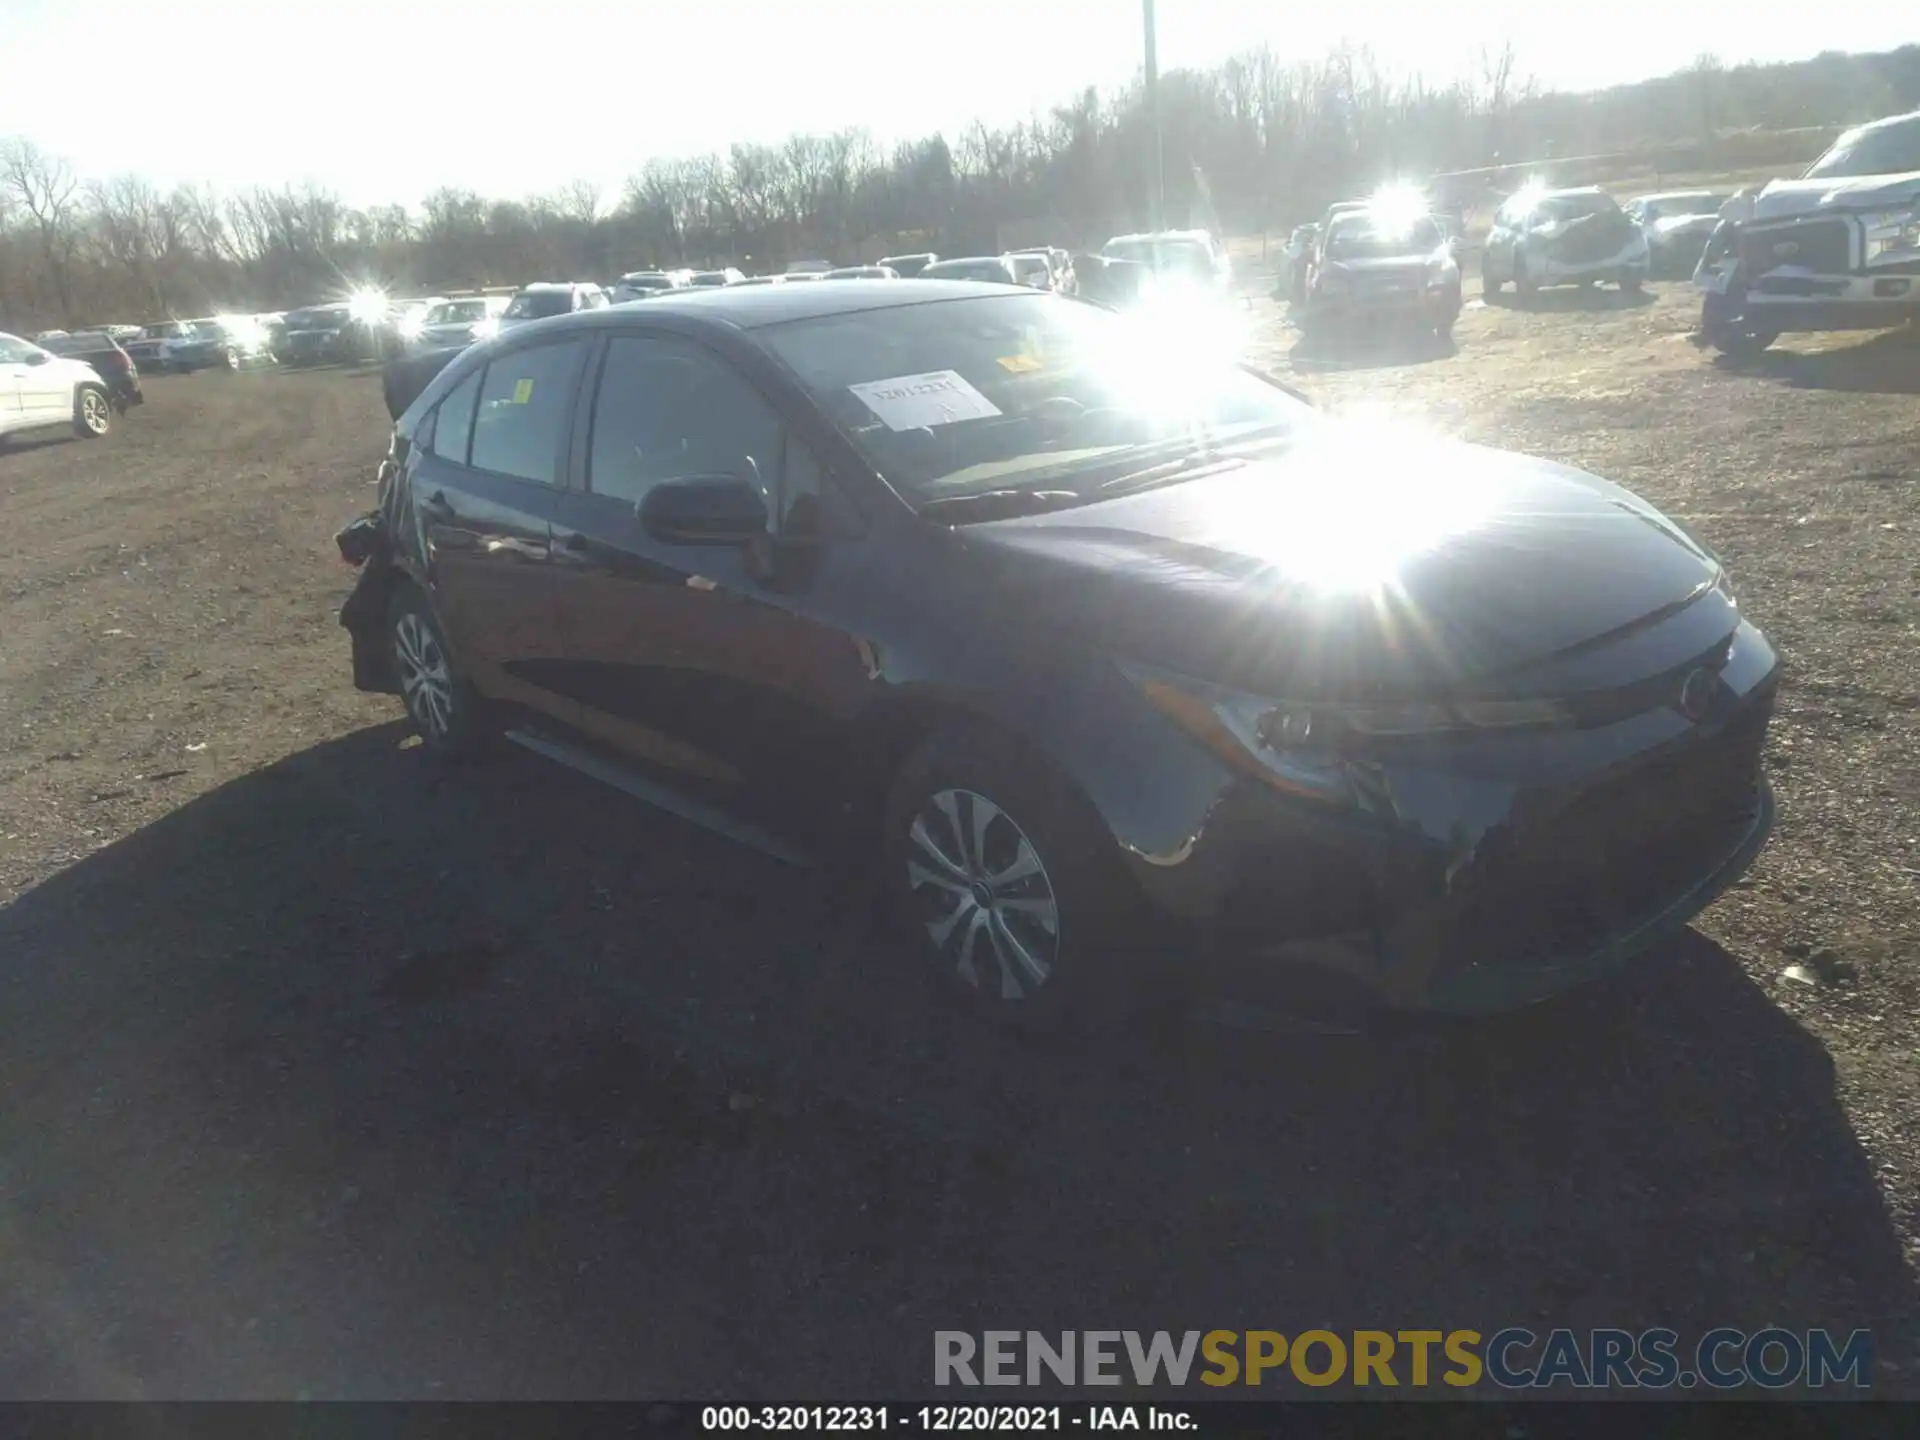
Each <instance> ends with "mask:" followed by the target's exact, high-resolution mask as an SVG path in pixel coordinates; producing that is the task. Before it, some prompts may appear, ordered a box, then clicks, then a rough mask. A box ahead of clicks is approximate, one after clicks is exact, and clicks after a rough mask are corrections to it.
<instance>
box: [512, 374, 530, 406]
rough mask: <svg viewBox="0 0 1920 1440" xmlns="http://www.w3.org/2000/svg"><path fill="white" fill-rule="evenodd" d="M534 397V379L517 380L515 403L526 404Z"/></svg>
mask: <svg viewBox="0 0 1920 1440" xmlns="http://www.w3.org/2000/svg"><path fill="white" fill-rule="evenodd" d="M531 399H533V381H531V380H516V381H515V382H514V385H513V403H514V404H516V405H524V404H526V403H527V402H528V401H529V400H531Z"/></svg>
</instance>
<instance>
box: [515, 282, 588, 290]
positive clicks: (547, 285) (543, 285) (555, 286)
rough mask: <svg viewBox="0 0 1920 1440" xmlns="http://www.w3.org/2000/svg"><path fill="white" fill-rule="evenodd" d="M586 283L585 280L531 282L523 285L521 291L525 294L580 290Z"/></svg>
mask: <svg viewBox="0 0 1920 1440" xmlns="http://www.w3.org/2000/svg"><path fill="white" fill-rule="evenodd" d="M586 283H587V282H586V281H585V280H531V281H529V282H528V283H527V284H525V285H522V286H521V287H520V289H521V290H522V291H523V292H525V291H528V290H578V289H579V288H580V287H581V286H582V285H585V284H586Z"/></svg>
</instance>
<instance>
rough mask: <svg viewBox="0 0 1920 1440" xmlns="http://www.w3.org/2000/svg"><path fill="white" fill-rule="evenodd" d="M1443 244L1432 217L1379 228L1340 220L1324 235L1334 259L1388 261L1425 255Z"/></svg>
mask: <svg viewBox="0 0 1920 1440" xmlns="http://www.w3.org/2000/svg"><path fill="white" fill-rule="evenodd" d="M1445 243H1446V237H1445V236H1443V235H1442V234H1441V233H1440V227H1439V226H1438V225H1436V224H1434V223H1433V220H1432V218H1431V217H1422V218H1421V219H1418V220H1416V221H1414V222H1413V224H1411V225H1404V226H1402V225H1381V224H1378V223H1376V222H1375V221H1372V220H1366V219H1359V220H1340V221H1337V222H1335V224H1334V227H1333V229H1332V231H1330V232H1329V233H1328V235H1327V256H1328V258H1329V259H1333V260H1388V259H1391V258H1392V257H1394V256H1396V255H1425V254H1428V253H1430V252H1431V251H1434V250H1438V249H1439V248H1440V247H1441V245H1443V244H1445Z"/></svg>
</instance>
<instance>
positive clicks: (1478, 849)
mask: <svg viewBox="0 0 1920 1440" xmlns="http://www.w3.org/2000/svg"><path fill="white" fill-rule="evenodd" d="M1709 663H1710V662H1709ZM1697 668H1699V666H1698V665H1697V664H1695V663H1694V662H1692V661H1688V662H1686V663H1685V664H1684V665H1682V666H1681V667H1678V669H1679V673H1678V675H1677V676H1675V677H1661V683H1662V684H1664V683H1666V679H1667V678H1672V679H1673V682H1674V686H1675V687H1676V688H1677V687H1678V686H1679V685H1680V684H1681V683H1683V682H1684V679H1685V677H1686V676H1689V675H1691V674H1692V673H1693V671H1694V670H1695V669H1697ZM1777 675H1778V661H1777V659H1776V657H1775V655H1774V652H1773V650H1772V648H1771V647H1770V646H1769V645H1768V644H1767V642H1766V640H1765V638H1764V637H1763V636H1761V635H1760V633H1759V632H1758V631H1757V630H1754V629H1752V628H1751V627H1750V626H1746V625H1742V626H1741V627H1740V629H1739V631H1738V632H1737V633H1736V636H1735V638H1734V641H1733V643H1732V645H1731V647H1730V648H1729V650H1728V651H1727V654H1726V658H1725V660H1724V663H1723V664H1722V666H1721V668H1720V669H1719V670H1718V671H1717V672H1715V686H1716V688H1715V690H1714V699H1713V702H1712V709H1711V711H1710V713H1708V714H1705V715H1703V716H1702V718H1700V719H1698V720H1695V721H1689V720H1687V719H1686V718H1685V716H1683V715H1682V714H1681V713H1680V712H1679V710H1678V709H1677V708H1674V704H1673V702H1672V700H1671V699H1669V701H1668V703H1666V704H1660V703H1658V702H1656V703H1655V704H1654V706H1653V708H1651V709H1646V710H1642V711H1641V712H1639V713H1637V714H1632V715H1627V716H1624V717H1622V718H1620V719H1618V720H1616V721H1614V722H1612V723H1610V724H1604V725H1597V726H1593V727H1590V728H1584V729H1577V730H1573V731H1567V732H1559V733H1543V734H1535V735H1529V736H1521V735H1510V736H1504V737H1499V736H1489V737H1487V738H1485V739H1484V740H1478V739H1476V740H1473V741H1469V742H1464V743H1455V744H1452V745H1446V744H1440V743H1435V744H1433V745H1430V746H1427V747H1425V748H1424V750H1413V751H1409V752H1408V753H1407V754H1405V755H1404V756H1403V757H1401V758H1396V759H1393V760H1391V761H1386V762H1382V763H1380V764H1378V765H1377V766H1376V767H1374V773H1373V775H1372V777H1371V781H1370V783H1369V786H1368V787H1367V788H1368V789H1369V790H1370V791H1371V792H1372V794H1373V796H1374V799H1373V801H1372V802H1371V803H1370V804H1369V806H1368V811H1369V813H1359V812H1335V811H1331V810H1329V809H1327V808H1325V807H1322V808H1320V809H1319V810H1317V811H1316V810H1315V809H1314V808H1312V807H1311V805H1310V804H1308V803H1303V802H1300V801H1295V800H1290V799H1288V798H1287V797H1284V796H1281V795H1278V794H1276V793H1275V792H1274V791H1272V790H1271V789H1270V788H1269V787H1266V786H1264V785H1261V784H1259V783H1257V782H1253V781H1249V780H1246V779H1244V778H1241V777H1235V778H1233V779H1231V780H1223V782H1222V784H1221V786H1220V788H1219V790H1218V791H1217V792H1216V794H1215V796H1214V798H1213V801H1212V803H1211V804H1210V805H1209V807H1208V809H1207V811H1206V813H1205V814H1204V816H1203V817H1202V818H1201V819H1200V820H1199V821H1198V822H1197V823H1196V824H1195V828H1194V832H1193V834H1192V836H1191V838H1190V839H1189V840H1188V841H1186V842H1185V843H1183V844H1181V845H1179V846H1176V847H1172V848H1167V847H1162V848H1161V849H1160V851H1159V852H1158V853H1155V852H1153V851H1151V850H1149V849H1147V848H1145V847H1129V849H1130V850H1131V854H1130V856H1129V860H1130V866H1131V869H1132V872H1133V876H1134V879H1135V881H1136V883H1137V884H1138V886H1139V888H1140V890H1141V892H1142V893H1143V894H1144V895H1146V896H1147V897H1148V900H1149V902H1150V904H1151V905H1152V906H1153V907H1154V908H1155V909H1156V910H1157V911H1158V912H1159V913H1160V914H1162V915H1163V916H1166V917H1170V918H1177V919H1179V920H1181V921H1183V922H1185V923H1186V924H1187V925H1188V926H1189V927H1190V933H1192V934H1194V935H1196V936H1197V938H1198V939H1199V941H1200V944H1201V948H1202V951H1203V952H1204V953H1205V954H1206V955H1207V956H1208V958H1209V959H1210V960H1211V961H1214V962H1217V963H1219V964H1220V965H1221V966H1222V968H1223V969H1225V970H1226V971H1228V972H1230V973H1233V974H1236V975H1237V976H1239V977H1240V978H1242V979H1248V980H1252V981H1254V982H1255V983H1258V982H1259V981H1260V980H1262V979H1275V980H1278V979H1279V978H1280V976H1281V974H1282V973H1283V972H1282V969H1281V967H1294V966H1304V967H1309V968H1312V969H1316V970H1319V971H1322V972H1327V971H1331V972H1333V973H1335V974H1336V975H1339V976H1341V977H1344V978H1345V979H1346V980H1348V981H1350V982H1354V983H1356V984H1357V985H1358V987H1359V988H1361V989H1362V990H1364V991H1365V992H1367V993H1369V994H1370V995H1371V996H1372V997H1373V998H1374V999H1375V1000H1376V1001H1377V1002H1379V1003H1382V1004H1384V1005H1386V1006H1388V1007H1390V1008H1394V1009H1404V1010H1418V1011H1428V1012H1437V1013H1449V1014H1459V1015H1473V1014H1486V1013H1491V1012H1496V1011H1501V1010H1507V1009H1513V1008H1517V1007H1520V1006H1524V1005H1528V1004H1532V1003H1534V1002H1537V1001H1540V1000H1544V999H1547V998H1549V997H1550V996H1552V995H1555V994H1558V993H1560V992H1562V991H1565V990H1567V989H1570V988H1573V987H1575V986H1578V985H1581V984H1585V983H1587V982H1589V981H1592V980H1595V979H1597V978H1600V977H1602V976H1604V975H1606V974H1608V973H1610V972H1612V971H1614V970H1617V969H1619V968H1620V967H1622V966H1623V965H1625V964H1626V963H1627V962H1628V961H1630V960H1631V959H1632V958H1633V957H1635V956H1637V955H1640V954H1643V953H1644V952H1646V951H1647V950H1648V949H1649V948H1651V947H1653V946H1655V945H1657V944H1658V943H1659V942H1660V941H1661V940H1663V939H1664V938H1666V937H1669V936H1671V935H1673V934H1674V933H1676V932H1677V931H1679V930H1680V929H1682V928H1684V927H1685V925H1686V924H1687V923H1688V922H1689V921H1690V920H1691V919H1692V918H1693V917H1694V916H1695V915H1697V914H1698V913H1699V912H1700V911H1701V910H1702V909H1704V908H1705V907H1706V906H1707V905H1708V904H1710V903H1711V902H1712V901H1713V900H1714V899H1715V898H1716V897H1717V896H1718V895H1720V894H1721V893H1722V892H1723V891H1724V890H1726V889H1727V888H1728V887H1729V886H1731V885H1732V884H1733V883H1734V882H1735V881H1736V880H1737V879H1738V878H1739V877H1740V875H1741V874H1742V873H1743V872H1744V871H1745V870H1746V869H1747V867H1748V866H1749V865H1750V864H1751V863H1752V861H1753V859H1754V857H1755V856H1756V855H1757V854H1758V853H1759V851H1760V849H1761V848H1762V847H1763V846H1764V844H1765V842H1766V839H1767V836H1768V834H1769V832H1770V830H1771V828H1772V825H1773V820H1774V801H1773V796H1772V793H1771V791H1770V790H1769V788H1768V786H1767V783H1766V781H1765V778H1764V776H1763V775H1762V773H1761V768H1760V752H1761V747H1762V745H1763V743H1764V739H1765V733H1766V729H1767V724H1768V721H1769V719H1770V717H1771V710H1772V703H1773V696H1774V691H1775V688H1776V684H1777ZM1292 973H1298V972H1297V971H1296V972H1292Z"/></svg>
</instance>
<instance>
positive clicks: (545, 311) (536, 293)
mask: <svg viewBox="0 0 1920 1440" xmlns="http://www.w3.org/2000/svg"><path fill="white" fill-rule="evenodd" d="M572 310H573V296H572V294H571V293H569V292H568V291H565V290H523V291H521V292H520V293H519V294H518V295H516V296H514V297H513V303H512V304H511V305H509V306H507V315H506V318H507V319H509V320H538V319H541V318H543V317H544V316H547V315H566V314H570V313H571V312H572Z"/></svg>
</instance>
